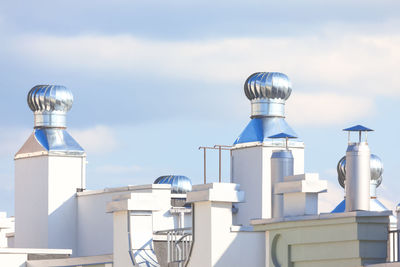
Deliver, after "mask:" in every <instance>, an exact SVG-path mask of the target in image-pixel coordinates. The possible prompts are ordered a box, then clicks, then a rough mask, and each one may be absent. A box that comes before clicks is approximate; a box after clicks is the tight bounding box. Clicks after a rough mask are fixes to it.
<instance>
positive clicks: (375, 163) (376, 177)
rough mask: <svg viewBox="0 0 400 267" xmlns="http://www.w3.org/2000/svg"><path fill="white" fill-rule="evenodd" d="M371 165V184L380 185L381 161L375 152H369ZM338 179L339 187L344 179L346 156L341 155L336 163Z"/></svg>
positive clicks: (381, 177) (342, 185)
mask: <svg viewBox="0 0 400 267" xmlns="http://www.w3.org/2000/svg"><path fill="white" fill-rule="evenodd" d="M370 166H371V184H375V185H376V187H378V186H380V185H381V183H382V179H383V176H382V174H383V163H382V160H381V158H380V157H378V156H377V155H375V154H371V159H370ZM336 169H337V173H338V181H339V184H340V186H341V187H343V188H344V186H345V184H344V182H345V180H346V156H344V157H342V158H341V159H340V160H339V162H338V165H337V168H336Z"/></svg>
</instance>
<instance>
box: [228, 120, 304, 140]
mask: <svg viewBox="0 0 400 267" xmlns="http://www.w3.org/2000/svg"><path fill="white" fill-rule="evenodd" d="M282 132H283V133H286V134H288V135H291V136H297V134H296V132H295V131H294V130H293V129H292V128H291V127H290V126H289V124H288V123H287V122H286V121H285V119H284V118H281V117H264V118H254V119H252V120H251V121H250V122H249V124H248V125H247V126H246V128H245V129H244V130H243V132H242V133H241V134H240V135H239V137H238V138H237V139H236V140H235V142H234V143H233V144H234V145H237V144H242V143H250V142H262V143H264V142H271V143H272V142H273V138H270V136H274V135H277V134H280V133H282ZM294 142H296V143H298V142H301V141H300V140H296V141H294Z"/></svg>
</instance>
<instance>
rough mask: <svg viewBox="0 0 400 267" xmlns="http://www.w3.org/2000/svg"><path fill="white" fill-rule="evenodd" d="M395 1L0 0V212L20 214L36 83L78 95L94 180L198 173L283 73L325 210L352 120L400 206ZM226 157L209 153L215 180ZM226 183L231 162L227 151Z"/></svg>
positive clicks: (78, 118)
mask: <svg viewBox="0 0 400 267" xmlns="http://www.w3.org/2000/svg"><path fill="white" fill-rule="evenodd" d="M399 8H400V2H399V1H394V0H393V1H386V0H382V1H370V0H364V1H342V0H338V1H312V0H309V1H301V2H300V1H253V0H249V1H232V0H231V1H225V0H222V1H208V0H202V1H181V0H171V1H154V0H149V1H134V0H129V1H128V0H115V1H104V0H98V1H92V0H88V1H77V0H70V1H41V0H39V1H1V2H0V35H1V42H0V59H1V60H0V93H1V95H2V97H1V99H0V101H1V102H0V113H1V114H2V116H0V123H1V131H0V210H2V211H7V213H8V214H9V215H13V214H14V200H13V198H14V195H13V191H14V169H13V168H14V167H13V164H14V163H13V156H14V154H15V153H16V152H17V151H18V149H19V148H20V147H21V146H22V145H23V143H24V141H25V140H26V139H27V138H28V136H29V134H30V132H31V131H32V128H33V114H32V112H31V111H30V110H29V108H28V106H27V104H26V95H27V93H28V91H29V90H30V89H31V88H32V87H33V86H35V85H37V84H48V83H50V84H61V85H65V86H67V87H68V88H69V89H70V90H71V91H72V92H73V94H74V104H73V107H72V110H71V111H70V112H69V113H68V131H69V132H70V133H71V134H72V135H73V136H74V138H75V139H76V140H77V141H78V142H79V143H80V144H81V145H82V146H83V147H84V148H85V150H86V151H87V155H88V162H89V163H88V167H87V187H88V189H100V188H104V187H116V186H123V185H128V184H129V185H135V184H149V183H152V182H153V181H154V180H155V179H156V178H157V177H158V176H161V175H166V174H182V175H186V176H188V177H190V178H191V179H192V181H193V183H194V184H197V183H201V182H202V180H203V154H202V152H201V151H199V150H198V147H199V146H213V145H215V144H223V145H231V144H232V143H233V142H234V140H235V139H236V138H237V137H238V135H239V134H240V133H241V131H242V130H243V129H244V127H245V126H246V124H247V123H248V122H249V116H250V102H249V101H248V100H247V98H246V97H245V95H244V92H243V84H244V81H245V80H246V78H247V77H248V76H249V75H251V74H252V73H254V72H260V71H277V72H282V73H285V74H287V75H288V76H289V77H290V79H291V81H292V84H293V92H292V95H291V97H290V98H289V100H288V101H287V103H286V110H287V118H286V119H287V121H288V123H289V124H290V125H291V126H292V128H293V129H294V130H295V131H296V132H297V134H298V135H299V136H300V138H301V139H302V140H303V141H304V142H305V146H306V150H305V156H306V158H305V162H306V163H305V168H306V171H307V172H318V173H319V174H320V178H321V179H326V180H328V185H329V188H328V193H326V194H323V195H321V202H320V204H321V205H320V210H321V211H329V210H331V209H332V208H333V207H334V206H335V205H336V204H338V203H339V202H340V201H341V200H342V198H343V190H342V189H341V188H340V187H339V185H338V183H337V174H336V164H337V162H338V161H339V159H340V158H341V157H342V156H343V155H344V154H345V151H346V146H347V136H346V134H345V133H343V132H342V129H343V128H346V127H348V126H352V125H354V124H363V125H365V126H367V127H369V128H372V129H374V130H375V132H373V133H371V134H370V135H369V144H370V148H371V151H372V153H374V154H377V155H378V156H379V157H381V158H382V160H383V163H384V177H383V183H382V185H381V186H380V188H378V197H379V199H380V200H381V201H382V202H384V203H385V204H386V205H387V207H388V208H391V209H392V208H394V207H395V205H396V203H399V202H400V194H399V192H400V191H399V189H398V188H400V179H399V178H400V177H399V175H398V169H397V168H398V162H399V157H398V151H399V150H400V143H399V142H397V141H396V135H397V134H398V132H399V130H400V126H399V123H398V121H399V119H398V116H399V115H400V88H399V84H400V75H399V73H398V70H399V67H400V15H399V12H398V10H400V9H399ZM217 167H218V154H217V153H216V152H209V155H208V161H207V168H208V173H207V175H208V180H209V181H210V182H211V181H217V176H218V169H217ZM223 180H224V181H226V182H227V181H229V157H228V154H227V153H224V155H223Z"/></svg>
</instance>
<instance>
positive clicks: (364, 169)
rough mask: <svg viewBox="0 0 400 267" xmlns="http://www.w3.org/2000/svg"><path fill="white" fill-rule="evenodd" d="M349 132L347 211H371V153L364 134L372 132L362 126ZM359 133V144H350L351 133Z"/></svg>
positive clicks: (351, 128) (350, 129)
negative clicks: (362, 135)
mask: <svg viewBox="0 0 400 267" xmlns="http://www.w3.org/2000/svg"><path fill="white" fill-rule="evenodd" d="M344 131H347V132H349V142H348V147H347V151H346V186H345V190H346V211H357V210H370V183H371V167H370V162H371V152H370V149H369V146H368V143H367V140H366V138H365V141H362V139H361V133H362V132H365V133H367V132H369V131H372V130H371V129H368V128H366V127H364V126H362V125H356V126H354V127H350V128H347V129H344ZM351 132H358V133H359V140H358V142H350V133H351Z"/></svg>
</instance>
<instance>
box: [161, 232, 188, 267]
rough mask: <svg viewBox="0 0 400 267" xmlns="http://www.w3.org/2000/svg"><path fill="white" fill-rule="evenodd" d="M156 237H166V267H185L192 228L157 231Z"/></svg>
mask: <svg viewBox="0 0 400 267" xmlns="http://www.w3.org/2000/svg"><path fill="white" fill-rule="evenodd" d="M155 234H157V235H166V236H167V263H168V266H171V267H172V266H174V267H175V266H178V267H183V266H185V264H186V262H187V261H188V260H189V256H190V250H191V248H192V244H193V239H192V228H190V227H187V228H177V229H170V230H164V231H158V232H156V233H155Z"/></svg>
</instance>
